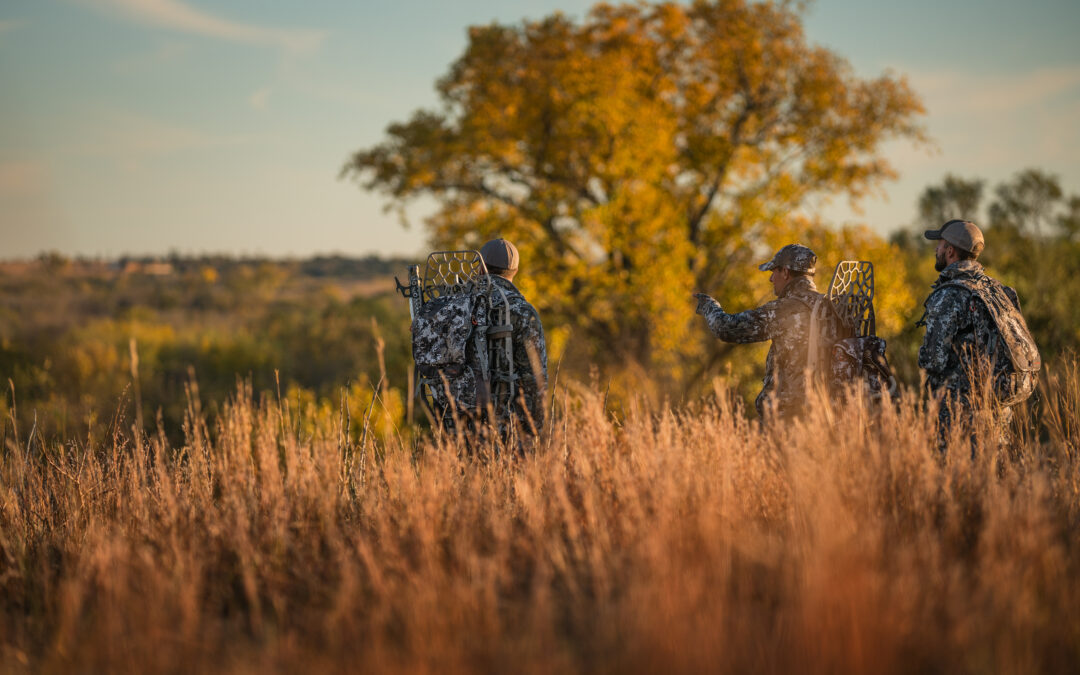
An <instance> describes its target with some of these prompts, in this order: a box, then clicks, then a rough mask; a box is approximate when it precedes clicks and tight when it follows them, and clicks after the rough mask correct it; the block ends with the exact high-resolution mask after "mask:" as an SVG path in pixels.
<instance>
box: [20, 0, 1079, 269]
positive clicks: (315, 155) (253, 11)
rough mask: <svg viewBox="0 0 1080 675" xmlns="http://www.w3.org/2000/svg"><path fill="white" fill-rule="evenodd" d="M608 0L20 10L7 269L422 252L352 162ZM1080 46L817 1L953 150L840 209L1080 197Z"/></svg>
mask: <svg viewBox="0 0 1080 675" xmlns="http://www.w3.org/2000/svg"><path fill="white" fill-rule="evenodd" d="M592 4H593V3H592V2H584V1H579V0H528V1H523V2H494V1H492V0H470V1H468V2H420V1H418V0H398V1H397V2H393V3H390V2H385V3H384V2H378V3H376V2H371V1H367V0H358V1H346V0H306V1H304V2H299V1H294V2H281V1H280V0H278V1H274V0H218V1H216V2H211V1H210V0H3V2H2V3H0V90H2V91H3V96H2V97H0V120H2V124H0V233H2V235H3V245H2V248H0V258H16V257H28V256H33V255H36V254H37V253H38V252H40V251H43V250H58V251H60V252H63V253H66V254H80V255H90V256H97V255H101V256H108V257H113V256H119V255H123V254H143V253H166V252H168V251H170V250H176V251H180V252H184V253H200V252H225V253H233V254H266V255H273V256H283V255H291V256H306V255H310V254H312V253H330V252H342V253H346V254H363V253H368V252H379V253H406V254H416V253H418V252H419V251H421V249H423V248H424V242H423V231H422V229H420V228H414V229H411V230H403V229H402V228H400V227H399V226H398V224H397V220H396V217H395V216H393V215H390V214H385V213H383V211H382V208H381V207H382V204H383V200H382V199H381V198H380V197H379V196H378V195H373V194H367V193H364V192H362V191H361V190H359V189H358V188H357V187H356V186H355V185H354V184H352V183H349V182H346V181H340V180H338V179H337V173H338V170H339V169H340V167H341V165H342V164H343V162H344V161H345V160H346V158H347V157H348V155H349V154H350V152H352V151H353V150H355V149H358V148H360V147H364V146H368V145H371V144H373V143H376V142H378V141H379V140H380V139H381V138H382V134H383V130H384V129H385V128H386V126H387V125H388V124H390V123H391V122H394V121H401V120H404V119H406V118H407V117H408V116H409V115H410V114H411V113H412V111H414V110H415V109H417V108H419V107H431V106H433V105H435V103H436V97H435V94H434V82H435V80H436V78H438V77H440V76H441V75H443V74H444V73H445V72H446V70H447V68H448V66H449V64H450V63H451V62H452V61H453V60H454V59H455V58H456V57H457V56H458V55H459V54H460V53H461V51H462V50H463V49H464V46H465V34H466V33H465V31H466V27H467V26H469V25H474V24H481V23H488V22H491V21H493V20H497V21H500V22H504V23H506V22H517V21H519V20H520V19H522V18H525V17H528V18H538V17H541V16H544V15H546V14H549V13H551V12H553V11H556V10H561V11H563V12H564V13H565V14H568V15H570V16H573V17H578V18H580V17H581V16H582V15H583V14H584V13H585V12H586V10H587V9H588V7H589V6H591V5H592ZM1078 29H1080V2H1077V0H1035V1H1033V2H1030V3H1026V4H1022V3H1018V2H1003V1H999V0H988V1H982V2H980V1H977V0H953V1H949V0H939V1H938V2H929V1H924V0H918V1H914V2H906V3H897V2H887V3H886V2H880V3H879V2H857V1H855V0H819V1H818V2H817V3H815V4H813V5H812V6H811V8H810V10H809V12H808V17H807V21H806V30H807V34H808V36H809V38H810V40H811V41H813V42H816V43H819V44H822V45H825V46H828V47H830V48H832V49H833V50H834V51H836V52H837V53H839V54H841V55H843V56H845V57H846V58H848V59H849V60H850V61H851V63H852V65H853V66H854V67H855V69H856V71H857V72H858V73H859V74H861V75H863V76H874V75H877V74H879V73H881V72H882V71H884V70H885V69H891V70H893V71H895V72H898V73H903V74H906V75H907V76H908V77H909V78H910V81H911V83H912V84H913V86H914V87H915V88H916V90H917V91H918V92H919V93H920V94H921V95H922V96H923V98H924V100H925V102H926V105H927V108H928V112H929V114H928V116H927V118H926V123H927V126H928V128H929V131H930V134H931V135H932V137H933V138H934V140H935V141H936V144H937V147H938V149H937V151H934V152H927V151H925V150H922V151H917V150H914V149H912V148H911V147H909V146H907V145H903V144H897V145H890V146H889V147H888V148H887V154H888V156H889V158H890V159H891V160H892V161H893V162H894V164H895V165H896V166H897V167H898V168H899V170H900V171H901V179H900V180H899V181H897V182H894V183H890V184H888V186H887V188H886V193H887V194H886V195H884V196H882V197H880V198H874V199H870V200H867V201H866V202H864V212H863V213H862V214H861V215H859V214H854V213H852V212H851V211H850V210H849V209H848V208H847V206H846V205H845V204H834V205H832V206H830V207H827V208H826V209H825V210H824V214H825V215H826V216H827V217H829V218H830V219H833V220H835V221H836V222H866V223H870V224H872V225H874V226H875V227H877V228H878V229H879V230H880V231H882V232H888V231H890V230H892V229H894V228H895V227H897V226H900V225H903V224H905V223H908V222H910V221H911V220H912V218H913V215H914V211H915V200H916V198H917V196H918V194H919V192H920V191H921V189H922V188H923V187H924V186H925V185H927V184H928V183H931V182H935V181H938V180H940V179H941V177H942V176H943V175H944V174H945V173H946V172H948V171H952V172H955V173H958V174H960V175H962V176H971V177H974V176H979V177H984V178H987V179H990V180H993V181H996V180H1000V179H1004V178H1007V177H1008V176H1010V175H1011V174H1012V173H1013V172H1015V171H1017V170H1019V169H1022V168H1026V167H1030V166H1035V167H1040V168H1044V169H1047V170H1049V171H1051V172H1054V173H1057V174H1059V175H1060V176H1061V178H1062V182H1063V184H1064V187H1065V188H1066V190H1068V191H1070V192H1080V40H1078V39H1077V37H1076V36H1077V33H1078ZM423 209H424V207H423V205H421V206H420V207H418V208H417V209H414V211H413V213H414V215H415V216H420V215H421V214H422V213H423Z"/></svg>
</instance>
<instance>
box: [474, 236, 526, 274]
mask: <svg viewBox="0 0 1080 675" xmlns="http://www.w3.org/2000/svg"><path fill="white" fill-rule="evenodd" d="M480 257H481V258H483V259H484V265H486V266H487V267H489V268H491V267H497V268H499V269H504V270H516V269H517V268H518V260H519V258H518V250H517V247H516V246H514V245H513V244H511V243H510V242H509V241H507V240H505V239H492V240H491V241H489V242H488V243H486V244H484V245H483V246H482V247H481V248H480Z"/></svg>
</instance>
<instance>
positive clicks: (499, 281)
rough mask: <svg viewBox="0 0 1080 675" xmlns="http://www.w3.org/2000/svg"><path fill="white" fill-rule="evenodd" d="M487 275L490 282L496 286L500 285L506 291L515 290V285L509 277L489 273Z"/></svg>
mask: <svg viewBox="0 0 1080 675" xmlns="http://www.w3.org/2000/svg"><path fill="white" fill-rule="evenodd" d="M488 276H489V277H491V282H492V283H493V284H495V285H496V286H502V287H503V288H504V289H505V290H508V291H511V290H513V291H516V290H517V286H515V285H514V282H513V281H510V280H509V279H506V278H504V277H500V276H499V275H498V274H489V275H488Z"/></svg>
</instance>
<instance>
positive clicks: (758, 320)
mask: <svg viewBox="0 0 1080 675" xmlns="http://www.w3.org/2000/svg"><path fill="white" fill-rule="evenodd" d="M820 297H821V293H818V292H817V288H816V287H815V286H814V280H813V279H811V278H809V277H797V278H795V279H793V280H792V281H791V282H790V283H788V285H787V286H786V287H785V288H784V290H783V291H781V293H780V297H778V298H777V299H775V300H773V301H771V302H767V303H765V304H764V305H762V306H761V307H758V308H757V309H749V310H746V311H745V312H739V313H738V314H728V313H727V312H725V311H724V310H723V309H722V308H721V307H720V304H719V303H718V302H716V301H715V300H713V299H712V298H709V299H708V300H709V301H711V303H707V305H706V307H705V308H704V309H703V310H701V312H700V313H701V314H702V315H703V316H704V317H705V321H706V322H708V324H709V330H711V331H712V333H713V335H715V336H716V337H718V338H720V339H721V340H723V341H725V342H735V343H740V344H743V343H748V342H764V341H765V340H772V345H771V346H770V347H769V355H768V357H767V358H766V359H765V379H764V380H762V382H763V387H762V389H761V393H760V394H758V396H757V399H756V400H755V401H754V407H755V408H756V409H757V412H758V415H759V416H764V415H765V411H766V409H767V408H768V406H770V405H773V404H774V403H775V405H776V412H777V413H778V414H779V415H780V416H781V417H790V416H792V415H795V414H798V413H799V412H800V411H801V410H802V408H803V406H804V405H805V403H806V387H807V380H808V378H807V375H806V365H807V363H806V352H807V345H808V342H809V333H810V313H811V308H812V307H813V306H814V305H815V304H816V303H817V301H818V298H820Z"/></svg>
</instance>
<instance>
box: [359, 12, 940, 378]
mask: <svg viewBox="0 0 1080 675" xmlns="http://www.w3.org/2000/svg"><path fill="white" fill-rule="evenodd" d="M438 92H439V95H440V97H441V101H442V108H441V109H440V110H437V111H419V112H417V113H415V114H414V116H413V117H412V119H410V120H409V121H407V122H403V123H398V124H393V125H391V126H390V127H389V129H388V130H387V138H386V139H385V140H384V142H382V143H380V144H379V145H377V146H375V147H371V148H367V149H364V150H360V151H359V152H356V153H355V155H353V156H352V158H351V160H350V161H349V162H348V163H347V165H346V166H345V169H344V172H343V173H345V174H347V175H350V176H353V177H355V178H356V179H357V180H359V181H360V182H361V183H362V184H363V185H364V186H365V187H367V188H369V189H375V190H380V191H383V192H384V193H386V194H387V195H388V196H389V197H390V198H391V199H392V200H393V201H394V202H398V203H405V202H406V201H407V200H409V199H411V198H414V197H418V196H422V195H428V196H434V197H435V199H436V200H437V201H438V203H439V205H440V209H439V211H438V213H437V214H436V215H434V216H433V217H431V218H430V219H429V220H428V222H427V226H428V228H429V231H430V235H431V240H432V244H433V245H435V246H438V247H442V246H446V247H450V246H455V247H456V246H475V245H477V244H479V243H480V242H482V241H483V240H485V239H487V238H489V237H492V236H496V235H501V236H505V237H507V238H510V239H512V240H513V241H514V242H515V243H516V244H517V245H518V247H519V249H520V250H521V254H522V260H523V265H524V266H525V267H526V269H525V271H524V272H523V273H522V275H521V276H520V277H519V278H520V279H521V285H523V286H524V287H525V291H526V293H528V294H529V295H530V296H531V297H532V298H534V299H535V300H536V301H537V303H538V304H539V305H540V306H541V308H542V309H543V311H544V314H545V319H546V320H547V321H546V323H547V324H548V325H550V326H551V330H550V333H551V338H552V341H553V342H554V343H555V344H554V347H555V351H556V352H557V351H559V350H560V349H561V345H560V344H559V343H560V342H561V341H562V340H564V339H565V336H566V335H567V334H568V333H572V334H573V335H574V338H575V339H574V344H575V345H577V344H582V345H584V347H582V348H581V349H580V350H579V351H580V352H581V354H582V355H583V356H587V357H588V358H590V359H593V360H600V361H608V362H612V361H618V362H620V363H626V362H636V363H640V364H647V363H650V362H652V363H657V361H658V360H659V361H660V362H663V363H664V364H665V365H667V366H672V365H673V364H674V363H675V362H676V361H677V360H678V359H677V358H676V357H678V356H683V355H686V354H688V353H692V352H695V351H699V350H701V349H703V348H704V347H703V340H702V339H701V338H700V337H694V338H692V339H691V338H689V337H688V336H689V335H695V336H700V335H701V331H700V330H699V331H698V332H697V333H694V334H690V333H689V332H688V331H689V327H690V325H691V323H690V321H691V318H692V312H693V306H692V303H691V302H689V299H688V298H689V294H690V293H691V292H692V291H693V290H696V289H705V290H709V291H710V292H714V293H716V294H717V295H718V297H720V298H721V299H722V300H729V301H734V302H739V303H742V305H743V306H745V305H746V304H747V303H749V302H755V301H759V300H761V299H762V297H761V295H762V293H761V291H762V286H761V284H762V283H763V281H764V280H763V279H762V280H758V281H755V282H754V283H753V284H747V283H745V282H744V281H743V280H742V279H740V278H739V276H740V275H745V273H747V272H748V271H750V270H752V268H751V267H749V264H750V263H752V262H756V261H758V260H759V259H760V258H761V257H762V256H763V255H766V253H767V251H768V252H771V251H769V249H772V248H774V247H775V246H777V245H779V244H781V243H785V242H783V241H781V240H780V239H779V238H780V237H781V236H782V235H784V234H789V233H790V232H791V225H790V222H787V223H785V220H786V219H787V218H788V216H789V214H792V212H795V211H798V210H800V209H801V208H803V207H804V206H806V205H807V204H808V202H809V201H810V200H814V202H815V203H816V202H817V201H818V199H817V198H821V197H832V196H841V197H845V198H849V199H852V200H857V199H858V198H859V197H861V196H863V195H865V194H866V193H867V192H868V191H870V190H873V189H875V188H876V187H878V186H879V184H880V183H881V181H883V180H885V179H888V178H891V177H893V175H894V171H893V169H892V167H891V166H890V164H889V163H888V162H887V161H886V160H885V159H883V158H882V157H881V154H880V153H881V147H882V143H883V142H885V141H887V140H889V139H894V138H898V137H900V138H907V139H912V140H915V141H921V140H922V139H923V132H922V129H921V127H920V126H919V124H918V123H917V121H916V120H917V117H918V115H919V114H920V113H921V112H922V106H921V103H920V101H919V99H918V98H917V97H916V95H915V94H914V93H913V92H912V91H911V89H910V88H909V87H908V85H907V83H906V82H905V80H904V79H903V78H902V77H899V76H895V75H891V74H885V75H882V76H881V77H878V78H875V79H863V78H860V77H858V76H856V75H855V74H854V73H853V72H852V69H851V67H850V66H849V64H848V63H847V62H846V61H845V60H844V59H843V58H841V57H840V56H838V55H836V54H835V53H833V52H831V51H829V50H827V49H824V48H821V47H817V46H814V45H811V44H809V43H808V42H807V40H806V38H805V36H804V34H803V30H802V26H801V18H800V15H799V10H798V9H797V8H796V7H795V6H793V5H792V4H791V3H786V2H781V3H776V2H763V3H756V2H746V1H745V0H718V1H704V0H699V1H698V2H693V3H691V4H681V3H664V4H658V5H643V4H634V5H615V6H613V5H606V4H600V5H597V6H596V7H594V8H593V9H592V11H591V12H590V13H589V15H588V16H587V17H586V18H585V19H584V20H583V21H581V22H575V21H572V20H571V19H568V18H566V17H564V16H562V15H561V14H556V15H554V16H551V17H548V18H546V19H544V20H541V21H537V22H525V23H523V24H520V25H514V26H506V25H498V24H492V25H489V26H484V27H475V28H472V29H470V31H469V42H468V46H467V48H466V50H465V53H464V54H463V55H462V56H461V57H460V58H459V59H458V60H457V62H455V63H454V64H453V65H452V66H451V68H450V71H449V73H447V75H446V76H445V77H443V78H442V79H441V80H440V81H439V83H438ZM823 262H824V261H823ZM698 328H700V327H698ZM707 348H708V349H713V350H714V351H715V350H716V349H717V348H716V347H715V346H713V345H709V346H708V347H707ZM575 349H578V348H577V347H575ZM670 372H674V373H675V374H676V376H682V375H684V374H685V373H681V372H679V371H677V370H676V371H670Z"/></svg>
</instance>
